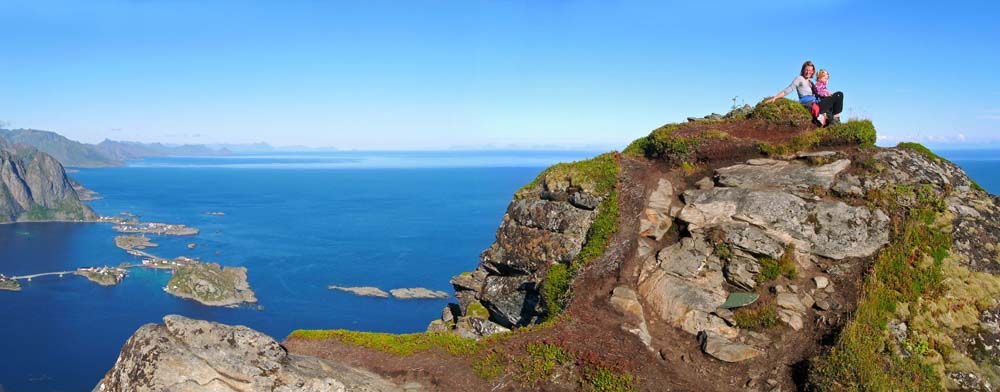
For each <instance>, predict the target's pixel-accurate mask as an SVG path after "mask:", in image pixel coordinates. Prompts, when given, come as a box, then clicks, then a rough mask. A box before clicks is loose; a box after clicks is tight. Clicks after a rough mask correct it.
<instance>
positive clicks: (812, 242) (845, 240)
mask: <svg viewBox="0 0 1000 392" xmlns="http://www.w3.org/2000/svg"><path fill="white" fill-rule="evenodd" d="M684 201H685V203H686V204H685V206H684V209H683V210H681V213H680V216H679V219H681V220H682V221H685V222H687V223H688V228H689V230H701V229H705V228H709V227H713V226H723V225H726V224H730V223H733V222H744V223H747V224H750V225H753V226H756V227H757V228H758V229H760V230H763V231H764V233H766V236H767V237H769V238H771V239H776V240H779V241H781V242H783V243H784V244H794V245H796V248H797V249H799V250H801V251H805V252H809V253H814V254H817V255H820V256H824V257H829V258H831V259H838V260H839V259H844V258H848V257H867V256H871V255H872V254H873V253H874V252H875V251H876V250H878V249H879V248H881V247H882V245H885V244H886V243H887V242H888V241H889V233H888V226H889V217H888V216H886V215H885V213H883V212H882V211H881V210H875V211H874V212H873V211H871V210H869V209H868V208H865V207H854V206H849V205H847V204H845V203H843V202H840V201H835V202H834V201H825V200H824V201H816V202H812V201H806V200H804V199H802V198H801V197H798V196H795V195H793V194H791V193H786V192H780V191H755V190H750V189H743V188H728V187H716V188H713V189H711V190H688V191H686V192H684ZM762 238H763V237H762V236H756V235H755V236H754V239H762ZM748 248H750V247H748ZM748 250H749V251H754V249H748ZM756 251H757V252H765V250H763V249H756ZM767 253H769V254H774V253H775V252H774V250H773V247H772V249H771V250H770V251H767Z"/></svg>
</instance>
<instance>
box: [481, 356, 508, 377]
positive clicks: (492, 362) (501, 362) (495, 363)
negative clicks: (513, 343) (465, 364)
mask: <svg viewBox="0 0 1000 392" xmlns="http://www.w3.org/2000/svg"><path fill="white" fill-rule="evenodd" d="M506 368H507V361H506V360H505V359H504V358H503V356H502V355H501V354H500V353H498V352H496V351H490V352H489V353H487V354H486V355H483V356H482V357H479V358H476V360H474V361H473V362H472V372H473V373H475V374H476V377H479V378H481V379H483V380H487V381H488V380H492V379H494V378H497V377H498V376H500V375H501V374H503V372H504V370H505V369H506Z"/></svg>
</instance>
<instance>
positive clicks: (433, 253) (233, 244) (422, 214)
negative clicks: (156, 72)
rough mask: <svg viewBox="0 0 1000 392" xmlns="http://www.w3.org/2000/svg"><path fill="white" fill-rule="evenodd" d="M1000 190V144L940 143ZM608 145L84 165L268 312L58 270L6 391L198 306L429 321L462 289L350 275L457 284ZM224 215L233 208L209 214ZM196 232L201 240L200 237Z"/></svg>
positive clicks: (39, 232) (83, 258)
mask: <svg viewBox="0 0 1000 392" xmlns="http://www.w3.org/2000/svg"><path fill="white" fill-rule="evenodd" d="M939 153H940V154H941V155H943V156H945V157H946V158H948V159H951V160H952V161H954V162H955V163H957V164H959V165H961V166H962V167H964V168H965V169H966V170H967V171H968V172H969V174H970V175H971V176H972V177H973V178H974V179H976V180H977V181H978V182H979V183H980V184H981V185H982V186H983V187H985V188H986V189H987V190H989V191H990V192H992V193H995V194H997V193H1000V175H998V173H1000V152H997V151H988V152H982V151H940V152H939ZM594 155H596V153H595V152H509V151H497V152H406V153H402V152H391V153H371V152H363V153H362V152H336V153H297V154H289V153H282V154H271V155H260V154H258V155H240V156H233V157H218V158H216V157H213V158H183V157H175V158H157V159H147V160H144V161H139V162H134V163H133V164H131V165H130V166H128V167H122V168H110V169H86V170H81V171H80V172H78V173H73V174H71V175H72V176H73V177H75V178H76V179H77V180H79V181H80V182H81V183H83V184H84V185H86V186H87V187H89V188H91V189H93V190H95V191H97V192H99V193H100V194H101V196H103V197H104V199H102V200H97V201H93V202H91V203H90V205H91V206H92V207H93V208H94V209H95V210H96V211H97V212H98V213H99V214H102V215H115V214H118V213H120V212H130V213H134V214H137V215H139V216H140V217H141V218H142V219H143V220H145V221H157V222H167V223H183V224H186V225H191V226H195V227H198V228H199V229H201V234H199V235H198V236H194V237H154V241H155V242H157V243H159V244H160V247H159V248H153V249H151V250H150V251H151V252H152V253H154V254H157V255H159V256H164V257H173V256H180V255H186V256H193V257H200V258H202V260H204V261H212V262H218V263H221V264H223V265H235V266H246V267H247V268H248V269H249V281H250V284H251V286H252V287H253V289H254V290H255V291H256V292H257V297H258V299H259V301H260V302H259V303H260V305H262V306H263V307H264V309H263V310H256V309H254V308H239V309H228V308H215V307H206V306H202V305H199V304H197V303H194V302H191V301H186V300H182V299H178V298H175V297H172V296H170V295H167V294H166V293H164V292H163V291H162V287H163V286H164V284H165V283H166V282H167V280H168V279H169V274H168V273H167V272H163V271H150V270H144V269H132V270H130V275H129V276H128V277H127V278H126V279H125V280H124V281H123V282H122V283H121V284H120V285H118V286H113V287H100V286H98V285H96V284H93V283H90V282H89V281H87V280H85V279H83V278H81V277H74V276H67V277H64V278H58V277H45V278H39V279H36V280H35V281H34V282H31V283H25V284H23V290H22V291H21V292H2V291H0V315H3V316H2V317H0V353H2V354H0V385H2V389H3V391H6V392H10V391H15V392H20V391H89V390H90V388H92V387H93V386H94V385H95V384H96V383H97V381H98V380H99V379H100V378H101V377H102V376H103V374H104V372H105V371H107V370H108V369H109V368H110V367H111V366H112V365H113V364H114V361H115V358H117V356H118V353H119V350H120V348H121V346H122V344H123V343H124V342H125V340H126V339H127V338H128V337H129V336H130V335H131V334H132V333H133V332H134V331H135V330H136V329H137V328H139V326H141V325H143V324H145V323H151V322H159V321H160V319H161V318H162V317H163V316H164V315H166V314H182V315H185V316H189V317H195V318H200V319H208V320H214V321H219V322H223V323H229V324H243V325H247V326H250V327H252V328H255V329H257V330H260V331H262V332H264V333H267V334H269V335H271V336H273V337H275V338H276V339H278V340H281V339H282V338H283V337H284V336H286V335H287V334H288V333H289V332H291V331H292V330H294V329H298V328H350V329H356V330H366V331H385V332H417V331H422V330H424V328H426V326H427V324H428V323H429V322H430V321H431V320H432V319H435V318H437V317H440V313H441V309H442V307H444V306H445V304H446V303H447V302H449V301H448V300H419V301H401V300H394V299H373V298H363V297H357V296H353V295H351V294H347V293H342V292H337V291H331V290H328V289H327V288H326V287H327V286H328V285H331V284H336V285H348V286H351V285H371V286H377V287H380V288H382V289H385V290H388V289H391V288H397V287H416V286H420V287H427V288H430V289H435V290H444V291H447V292H449V293H450V292H451V286H450V285H449V284H448V280H449V279H450V277H451V276H453V275H456V274H458V273H460V272H462V271H468V270H471V269H473V268H474V267H475V266H476V264H477V262H478V256H479V253H480V252H481V251H482V250H483V249H485V248H486V247H487V246H489V244H490V243H491V242H492V241H493V237H494V232H495V230H496V228H497V226H498V225H499V223H500V219H501V217H502V216H503V212H504V209H505V208H506V205H507V203H508V202H509V201H510V199H511V196H512V194H513V192H514V191H515V190H516V189H518V188H519V187H520V186H522V185H523V184H525V183H527V182H529V181H530V180H531V179H532V178H534V177H535V176H536V175H537V174H538V173H539V172H540V171H541V170H542V169H543V168H544V167H546V166H548V165H550V164H552V163H555V162H563V161H573V160H579V159H583V158H587V157H591V156H594ZM209 211H222V212H225V214H226V215H225V216H211V215H207V214H206V212H209ZM115 234H116V233H115V232H114V231H112V229H111V226H110V225H106V224H69V223H37V224H11V225H0V273H4V274H6V275H19V274H30V273H38V272H48V271H61V270H71V269H74V268H76V267H80V266H93V265H117V264H119V263H121V262H124V261H130V262H135V261H136V260H135V259H133V258H132V257H130V256H128V255H126V254H125V253H124V252H122V251H121V250H119V249H118V248H116V247H115V246H114V243H113V238H114V236H115ZM192 242H194V243H196V244H198V246H197V247H196V248H195V249H192V250H189V249H187V248H186V245H187V244H188V243H192Z"/></svg>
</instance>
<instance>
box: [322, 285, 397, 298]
mask: <svg viewBox="0 0 1000 392" xmlns="http://www.w3.org/2000/svg"><path fill="white" fill-rule="evenodd" d="M328 288H329V289H330V290H338V291H343V292H347V293H351V294H354V295H358V296H362V297H376V298H389V293H387V292H385V291H384V290H382V289H380V288H378V287H371V286H357V287H343V286H330V287H328Z"/></svg>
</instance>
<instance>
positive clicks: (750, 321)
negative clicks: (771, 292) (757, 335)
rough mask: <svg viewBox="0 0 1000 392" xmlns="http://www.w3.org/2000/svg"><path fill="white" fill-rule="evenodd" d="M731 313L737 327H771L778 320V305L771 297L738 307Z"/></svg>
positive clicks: (776, 323) (752, 328) (754, 329)
mask: <svg viewBox="0 0 1000 392" xmlns="http://www.w3.org/2000/svg"><path fill="white" fill-rule="evenodd" d="M733 314H734V318H735V320H734V321H735V323H736V326H737V327H740V328H743V329H749V330H753V331H760V330H764V329H767V328H771V327H773V326H775V325H778V321H779V320H778V307H777V305H775V303H774V300H773V299H771V300H766V301H758V302H757V303H755V304H753V305H750V306H745V307H742V308H739V309H737V310H736V311H735V312H733Z"/></svg>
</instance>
